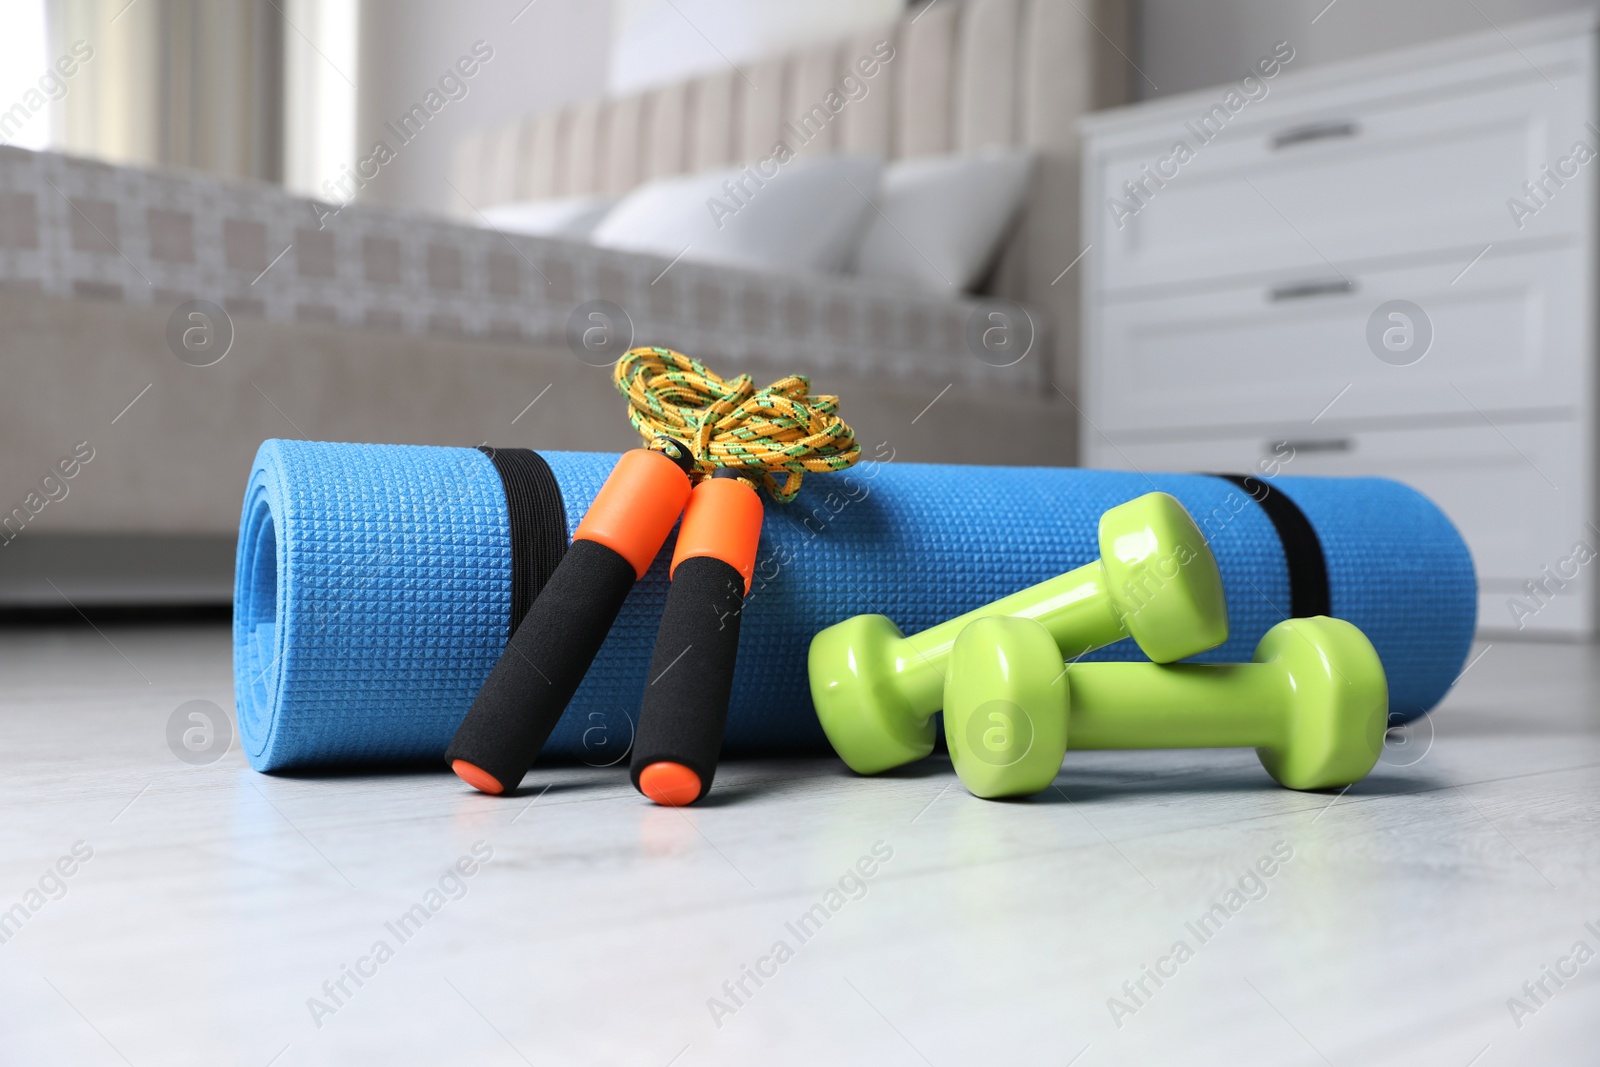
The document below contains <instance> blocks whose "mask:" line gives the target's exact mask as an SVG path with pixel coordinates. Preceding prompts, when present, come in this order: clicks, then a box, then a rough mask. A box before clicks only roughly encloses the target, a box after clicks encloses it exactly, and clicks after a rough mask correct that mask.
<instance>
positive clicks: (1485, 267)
mask: <svg viewBox="0 0 1600 1067" xmlns="http://www.w3.org/2000/svg"><path fill="white" fill-rule="evenodd" d="M1505 29H1506V35H1505V36H1501V35H1500V34H1499V33H1493V32H1491V33H1486V34H1484V35H1482V36H1476V37H1470V38H1463V39H1460V40H1455V41H1449V42H1444V43H1441V44H1436V45H1430V46H1426V47H1423V48H1417V49H1411V50H1407V51H1404V52H1396V53H1391V54H1387V55H1383V56H1378V57H1373V58H1371V59H1365V60H1361V61H1358V62H1353V63H1348V64H1342V65H1338V66H1327V67H1321V68H1317V69H1315V70H1309V71H1306V72H1303V73H1300V72H1296V71H1295V70H1294V62H1293V60H1292V59H1291V60H1289V61H1288V62H1287V63H1283V64H1280V65H1281V70H1280V71H1279V72H1277V73H1276V74H1275V76H1274V77H1271V78H1260V77H1258V78H1257V79H1256V80H1255V81H1254V83H1252V84H1250V85H1246V86H1242V87H1241V86H1237V85H1236V86H1231V87H1230V86H1223V87H1220V88H1218V89H1216V90H1213V91H1210V92H1201V93H1191V94H1187V95H1185V96H1182V97H1175V98H1169V99H1165V100H1160V101H1155V102H1151V103H1148V104H1142V105H1137V106H1134V107H1129V108H1123V109H1119V110H1117V111H1110V112H1102V113H1100V114H1097V115H1093V116H1090V117H1089V118H1088V119H1086V120H1085V121H1084V124H1083V129H1084V134H1085V144H1084V176H1083V177H1084V183H1083V184H1084V197H1083V205H1084V206H1083V211H1084V226H1083V232H1084V234H1085V235H1086V240H1087V241H1088V243H1089V244H1090V245H1091V251H1090V252H1089V254H1088V255H1086V256H1085V257H1084V260H1083V270H1084V273H1083V277H1082V285H1083V288H1084V293H1083V315H1082V319H1081V321H1082V329H1083V338H1082V349H1081V351H1082V353H1083V361H1082V409H1083V412H1084V416H1085V417H1084V420H1083V425H1082V442H1081V455H1082V456H1083V457H1084V462H1085V463H1086V464H1088V465H1091V466H1099V467H1113V468H1124V469H1126V468H1137V469H1162V470H1213V471H1244V472H1251V471H1255V470H1257V469H1258V465H1259V464H1260V463H1261V462H1262V460H1263V459H1264V458H1265V457H1268V456H1272V455H1274V453H1275V452H1276V454H1277V456H1278V458H1279V459H1281V457H1282V455H1284V454H1285V450H1284V449H1283V446H1282V443H1283V442H1288V444H1289V448H1290V449H1291V450H1292V459H1290V460H1289V462H1287V463H1284V464H1282V470H1283V471H1284V473H1288V474H1319V475H1320V474H1328V475H1345V474H1377V475H1384V476H1387V477H1392V478H1397V479H1399V480H1401V481H1404V482H1406V483H1408V484H1410V485H1412V486H1415V487H1416V488H1417V489H1419V490H1421V491H1422V492H1424V493H1426V494H1428V496H1430V497H1431V498H1432V499H1433V500H1434V501H1436V502H1437V503H1438V504H1439V505H1440V506H1441V507H1442V508H1444V510H1445V511H1446V513H1448V514H1449V515H1450V517H1451V518H1452V519H1453V520H1455V522H1456V524H1457V526H1458V527H1460V529H1461V531H1462V534H1463V535H1464V536H1465V538H1466V540H1467V543H1468V545H1469V546H1470V547H1471V549H1472V553H1473V558H1474V561H1475V563H1476V565H1477V570H1478V578H1479V584H1480V601H1479V627H1480V629H1482V630H1484V631H1485V632H1489V633H1505V632H1517V633H1524V634H1547V635H1565V636H1574V637H1584V636H1589V635H1591V634H1592V633H1593V631H1594V627H1595V616H1596V610H1595V590H1596V588H1597V586H1596V580H1595V572H1596V571H1600V558H1594V559H1590V557H1591V556H1594V554H1595V552H1597V551H1600V524H1597V523H1596V522H1595V517H1596V512H1595V469H1596V464H1595V451H1596V438H1595V432H1594V411H1595V387H1596V376H1595V324H1594V295H1595V281H1596V272H1595V256H1596V249H1597V234H1596V189H1597V183H1596V174H1597V172H1600V121H1597V113H1596V84H1595V60H1596V55H1595V49H1596V32H1595V31H1596V19H1595V16H1594V15H1593V14H1590V13H1584V14H1583V15H1579V16H1565V17H1562V18H1557V19H1549V20H1543V21H1540V22H1536V23H1530V24H1526V25H1523V26H1520V27H1516V28H1511V27H1505ZM1289 44H1290V46H1291V47H1292V42H1289ZM1230 89H1231V90H1233V91H1234V92H1235V94H1236V95H1234V96H1232V97H1231V98H1230V97H1229V95H1228V94H1229V92H1230ZM1246 90H1248V91H1246ZM1230 105H1232V106H1230ZM1208 117H1209V118H1208ZM1180 144H1182V145H1185V146H1187V151H1186V152H1183V151H1179V150H1178V146H1179V145H1180ZM1180 156H1181V157H1182V158H1181V159H1180V158H1179V157H1180ZM1130 183H1131V184H1130ZM1397 301H1403V302H1405V303H1404V304H1398V305H1397V304H1395V303H1394V302H1397ZM1418 309H1420V310H1418Z"/></svg>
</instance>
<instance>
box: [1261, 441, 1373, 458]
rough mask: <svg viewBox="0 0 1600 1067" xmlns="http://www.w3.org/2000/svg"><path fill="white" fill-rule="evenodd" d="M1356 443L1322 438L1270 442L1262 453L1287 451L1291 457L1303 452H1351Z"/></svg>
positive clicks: (1271, 453) (1275, 453) (1276, 453)
mask: <svg viewBox="0 0 1600 1067" xmlns="http://www.w3.org/2000/svg"><path fill="white" fill-rule="evenodd" d="M1355 447H1356V443H1355V442H1354V441H1352V440H1350V438H1348V437H1322V438H1315V439H1313V440H1310V441H1268V442H1267V443H1266V445H1265V446H1264V447H1263V448H1262V450H1261V453H1262V455H1265V456H1277V455H1281V454H1282V453H1283V451H1284V450H1285V449H1287V450H1288V451H1289V454H1290V455H1291V456H1298V455H1299V454H1300V453H1302V452H1349V451H1352V450H1353V449H1354V448H1355Z"/></svg>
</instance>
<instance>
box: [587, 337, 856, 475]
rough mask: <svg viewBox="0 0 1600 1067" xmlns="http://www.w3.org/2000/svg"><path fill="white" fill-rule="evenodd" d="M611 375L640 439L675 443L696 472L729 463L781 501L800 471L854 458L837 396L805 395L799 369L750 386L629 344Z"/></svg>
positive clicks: (806, 382) (745, 379)
mask: <svg viewBox="0 0 1600 1067" xmlns="http://www.w3.org/2000/svg"><path fill="white" fill-rule="evenodd" d="M612 380H613V381H614V382H615V383H616V386H617V391H618V392H620V393H621V394H622V395H623V396H625V397H627V398H628V420H629V421H630V422H632V423H633V428H634V429H636V430H638V431H639V433H640V435H641V436H642V437H643V438H644V440H645V443H646V444H647V445H648V444H650V443H651V442H652V441H654V440H655V439H656V438H657V437H659V436H663V435H664V436H667V437H672V438H676V439H677V440H679V441H682V442H683V443H684V444H685V445H687V446H688V448H689V452H690V454H691V456H692V457H693V459H694V465H695V472H696V474H698V475H699V476H700V477H707V476H709V475H710V474H711V473H713V472H714V471H716V470H717V468H719V467H727V468H731V469H734V470H737V471H741V472H743V473H745V474H747V475H748V476H749V477H750V479H751V480H752V481H754V480H756V478H757V477H759V478H760V480H761V484H762V485H764V486H765V487H766V490H767V492H768V493H770V494H771V495H772V498H773V499H774V500H778V501H783V502H787V501H789V500H793V499H794V495H795V494H796V493H798V492H799V491H800V477H801V475H803V474H805V473H806V472H813V473H822V472H826V471H841V470H844V469H845V468H847V467H849V466H851V465H852V464H854V463H855V461H856V460H858V459H860V458H861V446H860V445H858V444H857V443H856V435H855V431H854V430H852V429H850V427H849V426H847V425H845V423H844V420H842V419H841V418H839V398H838V397H836V396H808V395H807V394H808V392H809V391H810V389H811V379H809V378H807V377H805V376H804V375H801V374H792V375H790V376H789V377H787V378H782V379H780V380H778V381H776V382H773V383H772V384H771V385H769V386H767V387H766V388H765V389H759V390H758V389H756V388H755V386H754V383H753V382H752V381H751V379H750V376H749V375H748V374H741V375H739V376H738V377H737V378H733V379H723V378H720V377H718V376H717V375H715V374H713V373H712V372H711V371H709V370H707V369H706V368H705V366H704V365H703V364H701V363H700V362H699V361H698V360H695V359H690V358H689V357H688V356H686V355H684V354H683V353H681V352H674V351H673V350H672V349H670V348H635V349H633V350H632V351H630V352H628V353H626V354H625V355H624V356H623V357H622V358H621V359H619V360H617V365H616V368H615V371H614V372H613V375H612ZM780 473H781V474H783V475H784V479H783V481H782V482H781V483H780V482H779V481H778V478H777V477H776V475H778V474H780Z"/></svg>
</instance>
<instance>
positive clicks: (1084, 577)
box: [890, 560, 1128, 709]
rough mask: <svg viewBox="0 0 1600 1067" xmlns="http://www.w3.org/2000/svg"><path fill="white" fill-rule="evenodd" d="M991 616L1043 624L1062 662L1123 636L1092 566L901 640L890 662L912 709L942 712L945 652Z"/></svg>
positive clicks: (1096, 565) (1102, 579)
mask: <svg viewBox="0 0 1600 1067" xmlns="http://www.w3.org/2000/svg"><path fill="white" fill-rule="evenodd" d="M994 615H1004V616H1011V617H1014V618H1023V619H1033V620H1034V621H1036V622H1039V623H1041V624H1043V626H1044V628H1045V629H1047V630H1049V631H1050V636H1051V637H1053V638H1055V639H1056V643H1057V645H1058V646H1059V647H1060V648H1061V651H1062V653H1063V654H1064V655H1065V656H1066V657H1067V658H1069V659H1070V658H1074V657H1076V656H1079V655H1082V654H1083V653H1084V652H1087V651H1089V650H1091V649H1096V648H1103V647H1104V646H1106V645H1109V644H1112V643H1113V642H1116V641H1120V640H1121V639H1122V638H1124V637H1126V636H1127V635H1128V632H1127V629H1126V628H1125V627H1124V626H1123V624H1122V620H1121V619H1119V618H1117V612H1116V608H1115V606H1114V601H1113V600H1112V598H1111V596H1110V591H1109V589H1108V588H1107V580H1106V572H1105V567H1104V565H1103V564H1102V563H1101V562H1100V561H1099V560H1095V561H1094V562H1093V563H1086V564H1084V565H1083V566H1082V567H1079V568H1077V569H1076V570H1070V571H1068V572H1067V573H1065V574H1061V575H1057V576H1056V577H1054V578H1050V579H1048V580H1046V581H1043V582H1040V583H1039V584H1038V585H1031V586H1029V587H1028V588H1026V589H1024V590H1022V591H1021V592H1017V593H1012V594H1011V595H1010V596H1008V597H1002V598H1001V599H999V600H996V601H995V602H993V603H992V604H985V605H984V606H983V607H981V608H978V609H976V610H975V611H969V612H967V613H966V614H965V615H958V616H956V617H955V618H953V619H951V620H949V621H948V622H942V623H940V624H939V625H937V626H932V627H929V628H928V629H926V630H923V631H922V632H921V633H916V634H912V635H911V636H910V637H905V638H901V640H900V641H899V642H897V643H896V644H895V645H894V646H892V647H891V649H890V656H891V660H892V662H893V664H894V668H895V673H896V674H897V675H898V677H899V684H900V685H901V686H903V687H904V688H903V689H902V692H903V693H904V694H905V697H906V700H907V702H908V703H909V704H910V706H912V707H914V708H929V709H937V708H940V707H943V706H944V666H945V663H946V661H948V660H949V658H950V648H951V646H952V645H954V644H955V641H956V638H957V637H958V636H959V635H960V633H961V631H962V630H964V629H966V628H967V626H968V624H970V623H972V622H974V621H976V620H978V619H984V618H988V617H990V616H994Z"/></svg>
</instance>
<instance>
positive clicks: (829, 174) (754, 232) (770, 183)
mask: <svg viewBox="0 0 1600 1067" xmlns="http://www.w3.org/2000/svg"><path fill="white" fill-rule="evenodd" d="M881 169H882V164H881V163H880V162H879V161H878V160H877V159H876V158H874V157H872V156H854V155H839V156H817V157H812V158H806V159H791V160H790V161H789V162H787V163H783V164H779V163H777V162H776V161H774V160H772V159H770V158H769V159H768V160H767V161H765V162H764V163H760V164H756V163H753V164H750V165H749V166H747V167H730V168H728V169H726V170H716V171H707V172H705V173H702V174H692V175H688V176H687V177H681V178H661V179H658V180H656V181H653V182H650V183H648V184H646V185H642V186H640V187H639V188H638V189H635V190H634V191H633V192H632V193H630V194H628V195H627V196H626V197H624V198H623V199H622V202H621V203H619V204H618V205H617V206H616V207H615V208H613V209H612V211H611V213H610V214H609V215H607V216H606V217H605V218H604V219H603V220H602V221H601V223H600V225H599V226H597V227H596V228H595V231H594V234H593V235H592V236H591V238H590V240H592V241H593V242H594V243H595V244H597V245H600V246H602V247H605V248H617V249H625V250H627V251H632V252H652V253H654V254H656V255H660V256H666V257H667V258H668V259H674V258H677V257H679V256H681V257H682V258H684V259H693V260H699V261H701V262H705V263H726V264H732V265H735V266H741V267H755V268H757V269H763V270H791V271H794V270H798V271H840V270H843V269H844V268H845V266H846V265H847V264H848V263H849V261H850V254H851V252H852V251H854V249H855V245H856V241H857V240H858V237H859V234H860V233H861V230H862V225H863V223H865V222H866V216H867V215H868V214H869V213H871V211H872V205H871V202H870V201H869V199H868V198H869V197H871V196H872V195H873V194H874V193H875V192H876V190H877V185H878V173H879V171H880V170H881Z"/></svg>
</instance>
